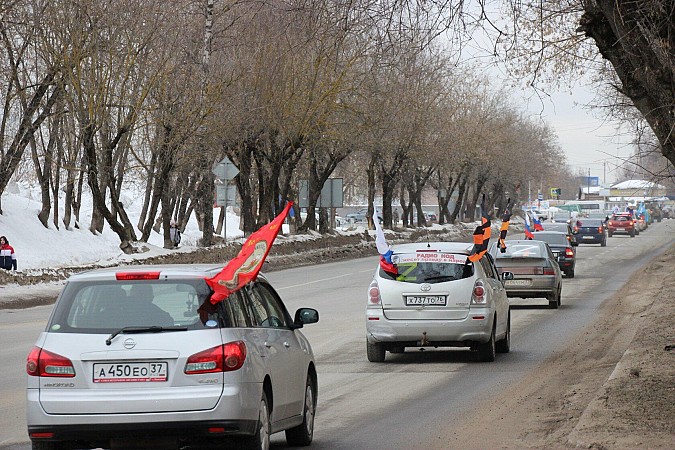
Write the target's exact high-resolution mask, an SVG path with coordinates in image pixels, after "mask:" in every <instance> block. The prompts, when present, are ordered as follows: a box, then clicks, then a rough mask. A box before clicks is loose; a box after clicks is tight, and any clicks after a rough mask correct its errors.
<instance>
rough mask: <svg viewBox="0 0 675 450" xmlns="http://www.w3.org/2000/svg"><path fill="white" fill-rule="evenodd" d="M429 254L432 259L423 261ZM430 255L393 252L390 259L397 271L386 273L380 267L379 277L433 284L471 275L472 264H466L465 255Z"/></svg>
mask: <svg viewBox="0 0 675 450" xmlns="http://www.w3.org/2000/svg"><path fill="white" fill-rule="evenodd" d="M431 255H433V256H434V258H433V259H434V261H433V262H432V261H428V260H426V261H425V259H429V257H430V256H431ZM431 255H424V256H422V255H420V254H416V253H411V254H395V255H394V256H393V257H392V261H394V262H395V265H396V268H397V272H398V273H396V274H392V273H388V272H386V271H385V270H384V269H382V268H381V267H380V277H382V278H384V279H387V280H396V281H403V282H405V283H416V284H421V283H431V284H434V283H444V282H446V281H455V280H461V279H463V278H468V277H470V276H472V275H473V270H474V269H473V264H472V263H468V264H466V261H467V256H466V255H461V254H451V253H443V254H438V253H434V254H431Z"/></svg>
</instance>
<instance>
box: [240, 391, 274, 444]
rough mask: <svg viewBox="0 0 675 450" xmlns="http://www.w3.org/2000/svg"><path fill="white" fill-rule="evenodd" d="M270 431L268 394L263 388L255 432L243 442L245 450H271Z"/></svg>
mask: <svg viewBox="0 0 675 450" xmlns="http://www.w3.org/2000/svg"><path fill="white" fill-rule="evenodd" d="M270 431H271V429H270V408H269V403H268V401H267V394H266V393H265V391H264V390H263V393H262V398H261V399H260V409H259V410H258V423H257V425H256V430H255V434H254V435H253V436H247V437H245V438H244V439H243V440H242V442H241V448H243V449H245V450H269V448H270Z"/></svg>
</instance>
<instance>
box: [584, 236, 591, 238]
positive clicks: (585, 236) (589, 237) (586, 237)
mask: <svg viewBox="0 0 675 450" xmlns="http://www.w3.org/2000/svg"><path fill="white" fill-rule="evenodd" d="M584 239H593V236H584Z"/></svg>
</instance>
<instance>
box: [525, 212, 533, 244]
mask: <svg viewBox="0 0 675 450" xmlns="http://www.w3.org/2000/svg"><path fill="white" fill-rule="evenodd" d="M525 239H534V234H532V228H530V215H529V214H528V213H527V212H526V213H525Z"/></svg>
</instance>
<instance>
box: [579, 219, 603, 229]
mask: <svg viewBox="0 0 675 450" xmlns="http://www.w3.org/2000/svg"><path fill="white" fill-rule="evenodd" d="M580 223H581V225H580V226H582V227H596V228H597V227H600V226H602V220H600V219H583V220H581V221H580Z"/></svg>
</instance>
